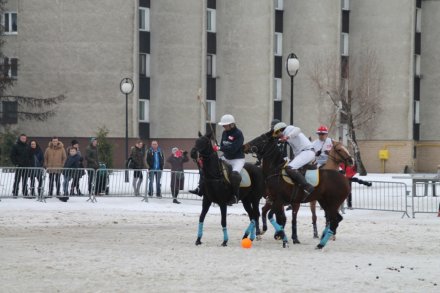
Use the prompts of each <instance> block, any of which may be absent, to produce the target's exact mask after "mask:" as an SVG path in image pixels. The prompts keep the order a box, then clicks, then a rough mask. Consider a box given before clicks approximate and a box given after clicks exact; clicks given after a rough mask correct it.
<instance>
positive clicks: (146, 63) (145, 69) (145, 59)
mask: <svg viewBox="0 0 440 293" xmlns="http://www.w3.org/2000/svg"><path fill="white" fill-rule="evenodd" d="M139 74H140V75H142V76H146V77H150V54H144V53H141V54H139Z"/></svg>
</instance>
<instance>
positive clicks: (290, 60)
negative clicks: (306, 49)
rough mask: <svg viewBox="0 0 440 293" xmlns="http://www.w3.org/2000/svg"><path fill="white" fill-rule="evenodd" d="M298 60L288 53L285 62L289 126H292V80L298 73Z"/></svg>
mask: <svg viewBox="0 0 440 293" xmlns="http://www.w3.org/2000/svg"><path fill="white" fill-rule="evenodd" d="M298 70H299V60H298V57H297V56H296V55H295V54H294V53H290V54H289V56H287V60H286V71H287V74H288V75H289V76H290V125H293V78H294V77H295V75H296V74H297V73H298Z"/></svg>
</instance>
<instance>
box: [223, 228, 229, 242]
mask: <svg viewBox="0 0 440 293" xmlns="http://www.w3.org/2000/svg"><path fill="white" fill-rule="evenodd" d="M223 240H224V241H228V240H229V238H228V228H226V227H224V228H223Z"/></svg>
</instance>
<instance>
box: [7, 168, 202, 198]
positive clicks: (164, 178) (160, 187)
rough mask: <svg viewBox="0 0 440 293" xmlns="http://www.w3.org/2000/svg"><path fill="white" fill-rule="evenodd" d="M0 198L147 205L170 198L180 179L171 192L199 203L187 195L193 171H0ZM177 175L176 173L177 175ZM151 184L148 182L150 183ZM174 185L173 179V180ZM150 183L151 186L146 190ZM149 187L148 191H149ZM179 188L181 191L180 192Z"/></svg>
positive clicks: (195, 174)
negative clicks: (133, 200) (135, 200)
mask: <svg viewBox="0 0 440 293" xmlns="http://www.w3.org/2000/svg"><path fill="white" fill-rule="evenodd" d="M0 171H1V173H0V198H29V199H37V200H39V201H45V199H46V198H50V197H57V198H60V199H63V198H66V197H70V196H87V197H89V200H91V201H93V202H94V201H96V199H97V198H98V197H99V196H108V197H130V196H138V197H142V198H143V200H145V201H148V198H149V197H150V196H151V197H152V196H158V195H160V197H163V198H172V192H171V181H172V178H173V177H174V178H177V177H179V178H181V177H180V176H182V175H181V174H183V176H184V178H181V180H183V186H179V188H175V189H174V193H176V192H177V193H178V198H180V199H182V198H183V199H201V198H200V197H199V196H197V195H194V194H191V193H189V192H188V190H190V189H195V188H196V187H197V186H198V182H199V173H198V172H197V171H186V172H172V171H167V170H165V171H161V172H159V173H157V174H158V175H159V176H160V177H159V178H160V179H159V180H158V181H159V184H157V183H156V178H157V175H156V173H154V172H148V170H146V169H144V170H126V169H98V170H94V169H64V168H59V169H56V168H50V169H43V168H15V167H7V168H0ZM177 173H180V174H179V175H178V174H177ZM152 179H153V180H154V182H151V180H152ZM173 181H174V179H173ZM150 182H151V183H152V184H151V186H150ZM150 187H151V188H150ZM180 187H182V189H180Z"/></svg>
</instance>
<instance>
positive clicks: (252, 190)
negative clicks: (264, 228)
mask: <svg viewBox="0 0 440 293" xmlns="http://www.w3.org/2000/svg"><path fill="white" fill-rule="evenodd" d="M212 140H213V135H212V133H208V134H206V135H203V136H202V135H201V134H200V133H199V138H198V139H197V140H196V142H195V146H194V149H195V150H196V152H195V153H198V155H199V157H200V158H201V159H202V162H203V164H202V176H203V184H201V185H203V187H202V188H203V189H204V196H203V202H202V212H201V213H200V217H199V228H198V232H197V240H196V243H195V244H196V245H200V244H202V241H201V240H202V236H203V223H204V221H205V216H206V214H207V213H208V211H209V208H210V206H211V204H212V203H216V204H218V206H219V207H220V212H221V225H222V229H223V242H222V244H221V245H222V246H227V243H228V240H229V237H228V230H227V227H226V217H227V204H228V202H230V200H231V199H232V187H231V185H230V184H229V183H228V182H227V179H226V178H225V175H224V173H225V172H224V169H223V163H222V162H223V161H222V160H220V158H219V157H218V155H217V152H215V151H214V150H213V147H212V146H213V145H212ZM191 153H193V152H192V151H191ZM229 169H231V168H230V166H229ZM244 169H245V170H246V171H247V173H248V174H249V178H250V184H249V185H248V186H246V187H240V199H241V202H242V203H243V207H244V209H245V210H246V212H247V213H248V216H249V220H250V224H249V226H248V228H247V229H246V230H245V232H244V235H243V238H247V237H249V238H250V239H251V240H254V239H255V236H256V235H259V234H260V229H259V226H258V220H259V217H260V212H259V207H260V206H259V203H260V199H261V197H262V196H263V194H264V177H263V172H262V170H261V168H259V167H257V166H255V165H253V164H249V163H246V164H245V165H244ZM229 171H230V170H229Z"/></svg>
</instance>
